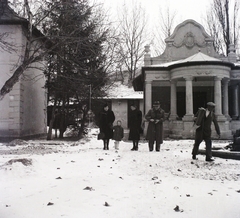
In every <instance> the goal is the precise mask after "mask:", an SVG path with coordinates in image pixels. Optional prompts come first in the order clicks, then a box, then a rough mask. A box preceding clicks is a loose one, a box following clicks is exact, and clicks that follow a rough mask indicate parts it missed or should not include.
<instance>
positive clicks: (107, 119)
mask: <svg viewBox="0 0 240 218" xmlns="http://www.w3.org/2000/svg"><path fill="white" fill-rule="evenodd" d="M114 120H115V115H114V113H113V111H112V110H110V109H109V106H108V104H105V105H104V106H103V110H102V111H101V112H100V118H99V128H100V132H102V133H104V138H103V146H104V147H103V149H104V150H109V141H110V139H111V138H112V137H113V122H114Z"/></svg>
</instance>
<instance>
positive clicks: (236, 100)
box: [232, 84, 239, 119]
mask: <svg viewBox="0 0 240 218" xmlns="http://www.w3.org/2000/svg"><path fill="white" fill-rule="evenodd" d="M238 93H239V85H238V84H236V85H235V86H234V87H233V99H234V100H233V117H232V118H233V119H237V118H238V116H239V94H238Z"/></svg>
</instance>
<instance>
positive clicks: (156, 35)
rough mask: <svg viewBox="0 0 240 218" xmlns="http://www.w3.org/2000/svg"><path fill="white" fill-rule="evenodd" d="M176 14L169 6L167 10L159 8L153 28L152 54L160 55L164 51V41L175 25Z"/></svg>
mask: <svg viewBox="0 0 240 218" xmlns="http://www.w3.org/2000/svg"><path fill="white" fill-rule="evenodd" d="M176 17H177V12H176V11H171V9H170V8H169V6H167V8H162V7H160V9H159V19H158V21H159V22H157V24H156V26H155V28H154V31H152V33H153V39H152V42H151V44H153V45H154V50H153V53H154V54H155V55H160V54H162V52H163V51H164V49H165V46H166V45H165V39H166V38H167V37H169V36H170V35H171V34H172V32H173V28H174V26H175V24H176Z"/></svg>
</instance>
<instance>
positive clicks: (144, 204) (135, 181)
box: [0, 130, 240, 218]
mask: <svg viewBox="0 0 240 218" xmlns="http://www.w3.org/2000/svg"><path fill="white" fill-rule="evenodd" d="M96 134H97V132H96V131H95V130H91V132H90V134H89V136H88V137H87V138H85V139H82V140H80V141H78V142H71V141H64V142H63V141H56V140H54V141H44V140H31V141H27V144H24V145H17V146H15V147H10V146H5V145H4V144H2V145H1V146H0V217H1V218H60V217H70V218H81V217H83V218H110V217H111V218H113V217H114V218H162V217H163V218H164V217H170V218H174V217H178V218H180V217H184V218H188V217H189V218H203V217H204V218H225V217H229V218H239V217H240V206H239V203H240V161H237V160H230V159H228V160H226V159H221V158H216V160H215V162H214V163H209V162H205V156H204V155H198V160H192V159H191V149H192V144H193V141H192V140H167V141H164V144H163V145H162V147H161V152H160V153H158V152H149V151H148V146H147V142H144V141H142V142H141V143H140V146H139V151H130V149H131V148H132V144H131V142H121V143H120V150H119V151H115V150H114V149H113V145H114V142H113V141H111V142H110V150H109V151H104V150H103V149H102V147H103V146H102V141H98V140H97V139H96ZM227 144H228V142H226V141H225V142H224V141H213V146H216V147H224V146H226V145H227ZM201 148H204V143H202V144H201Z"/></svg>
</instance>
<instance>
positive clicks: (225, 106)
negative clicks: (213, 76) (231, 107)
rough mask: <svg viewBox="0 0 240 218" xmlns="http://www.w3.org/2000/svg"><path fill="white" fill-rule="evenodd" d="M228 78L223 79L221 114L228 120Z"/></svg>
mask: <svg viewBox="0 0 240 218" xmlns="http://www.w3.org/2000/svg"><path fill="white" fill-rule="evenodd" d="M229 81H230V80H229V78H225V79H223V115H224V116H225V117H226V118H227V119H228V120H230V116H229V111H228V83H229Z"/></svg>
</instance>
